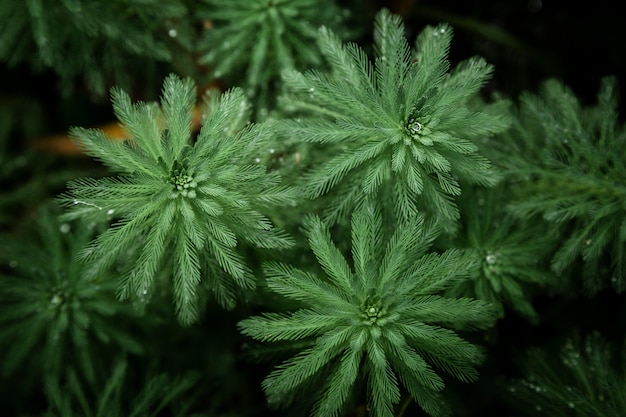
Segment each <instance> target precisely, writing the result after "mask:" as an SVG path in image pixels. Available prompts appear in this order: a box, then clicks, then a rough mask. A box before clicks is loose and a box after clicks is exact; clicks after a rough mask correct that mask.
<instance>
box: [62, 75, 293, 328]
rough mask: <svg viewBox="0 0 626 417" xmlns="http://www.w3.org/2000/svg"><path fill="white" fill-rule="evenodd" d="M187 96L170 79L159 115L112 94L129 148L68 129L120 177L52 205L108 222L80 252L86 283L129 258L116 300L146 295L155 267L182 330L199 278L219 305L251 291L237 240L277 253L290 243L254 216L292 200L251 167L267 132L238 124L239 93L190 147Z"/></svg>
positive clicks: (187, 88) (243, 111)
mask: <svg viewBox="0 0 626 417" xmlns="http://www.w3.org/2000/svg"><path fill="white" fill-rule="evenodd" d="M195 99H196V93H195V87H194V85H193V82H192V81H191V80H190V79H186V80H182V79H179V78H178V77H177V76H174V75H172V76H169V77H168V78H167V79H166V80H165V81H164V83H163V95H162V99H161V107H160V108H159V106H158V105H157V104H156V103H138V104H134V105H133V104H132V103H131V101H130V97H129V96H128V95H127V94H126V93H124V92H122V91H121V90H119V89H115V90H113V92H112V101H113V108H114V111H115V114H116V116H117V117H118V119H119V120H120V121H121V122H122V123H123V125H124V127H125V128H126V129H127V130H128V132H129V134H130V136H131V138H132V139H131V140H130V141H125V142H121V141H115V140H111V139H110V138H108V137H106V135H105V134H104V133H103V132H102V131H100V130H97V129H82V128H74V129H73V130H72V134H73V136H74V139H75V140H76V142H77V143H78V144H80V145H81V146H82V147H83V148H84V149H85V151H86V152H87V153H88V154H89V155H91V156H93V157H95V158H97V159H99V160H100V161H102V162H103V163H104V164H106V165H107V166H108V167H109V168H110V169H111V170H112V171H114V172H118V173H120V175H119V176H115V177H106V178H97V179H94V178H86V179H78V180H75V181H72V182H70V183H69V184H68V188H69V192H68V193H65V194H64V195H62V196H60V197H59V201H60V202H61V203H62V204H64V205H65V206H68V207H69V208H70V211H69V212H68V215H67V217H68V218H78V217H80V218H89V219H93V220H100V219H102V217H103V216H105V217H106V216H109V217H114V218H115V219H117V220H114V221H113V223H112V225H111V227H110V228H109V229H108V230H107V231H105V232H104V233H102V234H101V235H99V236H98V237H97V238H96V239H95V240H94V241H93V242H92V243H91V244H90V245H89V247H88V248H86V249H85V250H84V251H83V252H82V255H81V259H82V260H83V261H86V262H87V263H88V265H89V272H88V275H89V276H90V277H95V276H98V274H100V273H102V272H103V271H105V270H106V269H107V268H109V267H111V266H112V265H113V264H114V263H115V261H116V260H118V259H119V258H121V257H123V255H125V253H127V252H129V251H130V252H132V251H135V250H138V251H139V252H138V253H136V254H132V255H131V256H130V257H129V259H128V261H127V262H125V265H123V269H124V271H123V275H122V280H121V285H120V289H119V294H120V296H121V297H122V298H123V299H125V298H128V297H130V296H133V295H136V296H139V297H141V296H145V295H146V294H147V293H148V291H149V290H150V289H151V287H152V286H153V285H154V284H153V281H154V279H155V276H156V275H157V273H159V272H160V271H162V268H163V267H164V265H166V266H167V267H168V268H171V271H172V280H173V296H174V302H175V305H176V313H177V316H178V318H179V320H180V321H181V322H182V323H191V322H193V321H195V320H197V318H198V295H197V291H198V286H199V285H200V281H201V280H202V278H203V275H204V278H205V279H207V280H208V281H209V287H210V289H211V290H212V291H214V293H215V296H216V298H217V299H218V301H219V302H220V304H222V305H223V306H225V307H229V308H230V307H233V306H234V304H235V301H236V288H237V287H240V288H247V289H251V288H254V286H255V281H254V278H253V276H252V274H251V271H250V268H249V267H248V266H247V265H246V264H245V262H244V259H243V257H242V255H241V254H240V253H238V251H237V246H238V245H239V246H241V242H244V243H247V244H252V245H254V246H256V247H259V248H286V247H289V246H290V245H292V240H291V239H290V238H289V237H288V236H286V235H285V233H283V232H281V231H280V230H278V229H276V228H274V227H273V225H272V223H271V222H270V220H269V219H268V218H267V217H266V216H264V215H263V214H262V212H261V211H262V210H263V209H265V208H267V207H271V206H272V205H280V204H289V203H292V202H293V196H292V193H291V192H290V191H289V189H287V188H285V187H283V186H281V185H280V177H279V176H278V175H276V174H270V173H266V172H265V171H266V170H265V167H263V166H260V165H258V164H254V163H253V157H254V156H255V154H256V153H257V152H259V148H260V147H262V146H263V141H264V140H265V139H266V137H267V135H268V132H267V131H265V130H264V129H263V127H262V126H259V125H246V116H247V109H248V105H247V102H246V100H245V98H244V96H243V93H242V91H241V90H240V89H233V90H231V91H228V92H226V93H225V94H224V95H223V97H221V99H219V100H214V104H215V106H214V108H211V109H210V111H209V113H208V114H207V115H206V117H205V118H204V125H203V126H202V129H201V131H200V133H199V134H198V137H197V138H196V139H195V141H193V142H192V141H190V139H191V124H192V116H193V114H192V107H193V105H194V103H195Z"/></svg>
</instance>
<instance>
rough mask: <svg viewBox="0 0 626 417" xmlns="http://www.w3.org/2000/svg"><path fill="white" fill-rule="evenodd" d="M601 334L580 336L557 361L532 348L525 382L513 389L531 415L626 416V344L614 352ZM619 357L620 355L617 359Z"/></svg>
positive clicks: (513, 386)
mask: <svg viewBox="0 0 626 417" xmlns="http://www.w3.org/2000/svg"><path fill="white" fill-rule="evenodd" d="M615 347H616V346H612V345H611V343H609V342H607V340H606V338H605V337H604V336H602V335H601V334H600V333H599V332H593V333H590V334H588V335H586V336H585V337H584V338H583V337H581V336H580V334H579V333H577V334H576V336H575V337H573V338H570V339H569V340H568V341H567V342H566V344H565V345H564V346H563V347H562V349H561V352H560V355H559V357H557V355H555V354H554V353H553V352H546V351H545V350H542V349H540V348H534V349H532V350H531V351H530V352H528V355H527V359H526V365H527V371H526V372H525V378H524V379H523V380H519V381H516V382H515V383H514V384H512V385H511V388H510V390H511V392H512V395H513V396H514V398H515V399H516V401H517V402H519V403H521V404H523V405H524V406H523V407H520V410H525V411H524V415H529V416H551V417H559V416H564V417H565V416H567V417H589V416H597V417H600V416H603V417H619V416H623V415H626V396H625V395H624V392H626V365H625V362H624V361H625V360H626V349H624V347H626V345H622V347H621V349H619V351H618V350H616V349H615ZM616 353H618V355H616Z"/></svg>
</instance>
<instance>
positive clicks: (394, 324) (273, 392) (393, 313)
mask: <svg viewBox="0 0 626 417" xmlns="http://www.w3.org/2000/svg"><path fill="white" fill-rule="evenodd" d="M383 220H384V219H383V216H382V215H381V212H380V211H379V209H378V208H377V207H376V205H375V204H373V203H369V202H368V203H365V204H364V206H363V207H361V208H360V209H358V210H357V211H356V212H355V214H354V215H353V217H352V250H351V255H352V260H353V263H354V265H353V266H350V265H349V263H348V261H347V260H346V257H345V256H344V254H342V253H341V251H340V250H339V249H338V248H337V247H336V246H335V244H334V243H333V241H332V240H331V237H330V233H329V231H328V230H327V229H326V227H325V226H324V225H323V223H322V221H321V220H320V219H319V218H318V217H316V216H310V217H307V218H306V220H305V227H306V230H307V236H308V240H309V244H310V247H311V249H312V250H313V252H314V254H315V257H316V259H317V261H318V262H319V265H320V266H321V268H322V269H323V270H324V272H325V275H326V276H323V277H320V276H318V275H316V274H314V273H310V272H306V271H303V270H300V269H298V268H296V267H294V266H291V265H287V264H284V263H278V262H268V263H265V264H264V266H263V270H264V272H265V274H266V276H267V285H268V287H269V288H270V289H271V290H272V291H274V292H276V293H278V294H280V295H282V296H284V297H287V298H288V299H292V300H297V301H299V302H301V303H302V305H303V307H302V308H301V309H299V310H297V311H296V312H294V313H291V314H286V313H265V314H263V315H261V316H256V317H250V318H247V319H245V320H243V321H241V322H240V324H239V327H240V328H241V331H242V332H243V333H244V334H246V335H248V336H252V337H253V338H255V339H258V340H261V341H267V342H276V341H294V340H302V339H307V338H311V339H312V344H311V346H310V347H308V348H306V349H304V350H303V351H302V352H300V353H298V354H297V355H295V356H294V357H293V358H291V359H289V360H287V361H286V362H285V363H283V364H282V365H280V366H279V367H278V368H276V370H274V371H273V372H272V373H271V374H270V375H269V376H268V377H267V378H266V379H265V381H264V382H263V388H264V389H265V392H266V393H267V396H268V400H269V401H270V403H276V402H281V401H285V400H286V399H288V398H289V395H290V393H291V392H292V391H294V390H297V389H299V388H300V387H301V386H302V385H306V384H307V381H308V380H310V378H311V377H312V376H313V375H315V374H318V373H320V372H328V375H327V377H326V382H324V383H323V386H322V387H321V389H320V387H310V388H311V390H317V391H318V394H317V395H316V398H317V401H316V403H315V405H314V407H313V410H312V415H314V416H337V415H340V414H341V411H342V406H343V405H344V403H345V402H346V400H347V398H348V397H349V396H350V393H351V390H352V386H353V385H354V384H355V383H356V381H357V380H358V379H359V378H366V381H367V398H368V399H367V403H368V407H369V409H370V412H371V415H372V416H376V417H382V416H393V415H394V411H393V408H394V405H395V404H397V403H398V402H399V401H400V397H401V392H400V384H402V385H403V386H404V387H405V388H406V390H407V391H408V392H409V394H410V395H411V396H412V397H413V398H414V399H415V400H416V401H417V402H418V403H419V405H420V406H421V407H422V408H423V409H424V410H426V411H427V412H428V413H429V414H431V415H434V416H437V415H446V414H447V407H446V405H445V402H444V400H443V397H442V395H441V394H440V391H441V390H442V389H443V388H444V381H443V379H442V378H441V376H439V375H438V374H437V373H436V372H435V370H434V369H433V366H434V367H436V368H440V369H441V370H443V371H445V372H447V373H448V374H450V375H452V376H454V377H455V378H458V379H459V380H461V381H474V380H476V379H477V377H478V374H477V371H476V370H475V368H474V366H475V365H476V364H477V363H479V360H480V358H481V353H480V351H479V349H478V348H477V347H476V346H474V345H472V344H471V343H469V342H467V341H466V340H464V339H462V338H461V337H460V336H459V335H457V333H455V331H453V330H451V329H450V327H453V328H485V327H487V326H489V325H491V324H492V323H493V319H494V311H493V309H491V307H490V305H489V304H487V303H485V302H483V301H478V300H473V299H469V298H446V297H442V296H440V295H438V293H439V292H440V291H441V290H443V289H445V288H447V287H449V286H450V285H451V284H452V283H453V282H454V281H455V280H459V279H464V278H467V276H468V271H469V270H471V269H472V268H473V267H474V265H473V260H472V259H471V257H469V256H466V255H464V254H463V252H461V251H459V250H455V249H450V250H448V251H445V252H443V253H440V254H439V253H434V252H429V247H430V244H431V243H432V240H433V239H434V238H435V237H436V235H437V234H438V233H439V232H440V230H439V229H438V228H437V227H436V226H435V225H434V224H433V223H432V222H427V221H425V220H424V217H423V216H416V217H414V218H412V219H411V220H410V221H407V222H406V223H403V224H401V225H400V227H399V228H398V229H397V230H396V231H395V233H393V235H392V236H390V237H388V238H385V236H384V229H383Z"/></svg>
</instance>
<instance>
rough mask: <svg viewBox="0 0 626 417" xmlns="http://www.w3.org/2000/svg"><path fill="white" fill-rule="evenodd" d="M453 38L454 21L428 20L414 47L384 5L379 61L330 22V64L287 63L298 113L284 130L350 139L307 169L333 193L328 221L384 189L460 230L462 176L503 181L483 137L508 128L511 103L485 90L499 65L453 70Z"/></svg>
mask: <svg viewBox="0 0 626 417" xmlns="http://www.w3.org/2000/svg"><path fill="white" fill-rule="evenodd" d="M451 39H452V28H451V27H450V26H449V25H447V24H441V25H439V26H436V27H431V26H429V27H426V28H425V29H424V30H423V31H422V32H421V34H420V35H419V36H418V37H417V40H416V42H415V49H414V50H413V49H412V48H411V47H410V45H409V43H408V42H407V39H406V38H405V31H404V25H403V24H402V21H401V18H400V17H399V16H396V15H392V14H391V13H390V12H389V11H388V10H386V9H383V10H382V11H380V12H379V13H378V14H377V16H376V21H375V31H374V53H375V60H374V62H372V61H370V59H369V57H368V55H367V53H366V52H365V51H364V50H363V49H362V48H361V47H360V46H358V45H356V44H354V43H348V44H343V43H342V42H341V40H340V38H339V37H338V36H336V35H335V34H334V33H333V32H332V31H331V30H329V29H328V28H322V29H321V31H320V34H319V37H318V43H319V46H320V49H321V50H322V52H323V54H324V56H325V58H326V60H327V62H328V63H329V65H330V67H331V71H330V73H322V72H320V71H316V70H311V71H308V72H304V73H302V72H298V71H295V70H289V71H285V72H284V83H285V86H286V89H287V93H286V94H285V95H284V96H283V97H281V105H282V107H283V108H284V109H285V110H286V111H290V112H293V113H295V114H296V115H297V116H296V117H294V118H292V119H290V120H286V121H284V122H283V132H284V134H285V136H287V137H290V138H298V139H299V140H301V141H304V142H309V143H318V144H322V145H323V144H328V145H331V144H332V145H340V146H341V147H343V151H340V152H339V153H333V154H332V155H329V157H328V158H327V160H326V161H322V162H319V161H316V163H315V164H313V163H312V164H311V165H312V168H311V170H310V171H309V172H306V173H305V175H303V178H302V179H303V181H302V187H303V189H304V190H305V191H306V193H307V195H308V196H309V197H311V198H317V197H319V196H322V195H324V194H327V193H331V192H332V193H333V194H332V195H333V196H334V197H335V198H333V199H332V201H331V202H330V203H329V205H328V207H327V209H326V212H325V214H324V216H325V218H326V219H327V220H328V221H330V222H334V221H337V220H339V219H343V218H346V217H349V214H350V213H351V211H352V210H353V209H354V207H355V206H356V205H358V203H359V202H360V201H361V200H362V199H363V198H364V194H371V193H374V192H377V191H381V192H382V193H383V199H384V200H385V201H388V202H389V204H390V206H391V207H393V209H394V210H395V212H396V213H397V214H398V216H399V217H402V218H405V217H407V216H410V215H412V214H414V213H416V212H418V211H423V212H425V213H430V214H433V215H435V216H437V217H438V218H439V219H440V220H441V221H442V222H443V223H444V224H445V225H446V228H447V229H450V230H451V229H453V228H454V226H455V222H456V221H457V220H458V218H459V210H458V208H457V206H456V204H455V197H456V196H458V195H460V193H461V185H460V180H462V181H465V182H468V183H472V184H479V185H484V186H491V185H493V184H495V183H496V182H497V180H498V178H499V176H498V175H497V173H496V172H495V171H494V169H493V168H492V166H491V163H490V162H489V161H488V160H487V159H486V158H485V157H483V156H481V155H480V154H479V153H478V147H477V146H476V144H475V143H474V142H475V141H477V140H481V139H482V138H484V137H486V136H490V135H493V134H495V133H497V132H501V131H502V130H504V129H506V128H507V127H508V124H509V117H508V113H507V111H506V106H505V105H504V102H492V103H487V102H485V101H484V100H481V99H480V98H479V96H478V93H479V90H480V88H481V87H482V86H483V85H484V84H485V83H486V82H487V81H488V80H489V79H490V77H491V74H492V71H493V68H492V66H491V65H489V64H487V63H486V62H485V61H484V60H483V59H481V58H470V59H468V60H466V61H463V62H461V63H460V64H459V65H458V66H456V68H454V69H453V70H450V63H449V62H448V60H447V56H448V53H449V48H450V43H451ZM333 149H335V148H333Z"/></svg>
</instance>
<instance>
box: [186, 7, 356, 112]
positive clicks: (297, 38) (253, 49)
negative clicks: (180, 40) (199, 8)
mask: <svg viewBox="0 0 626 417" xmlns="http://www.w3.org/2000/svg"><path fill="white" fill-rule="evenodd" d="M203 3H205V4H206V10H205V11H204V12H203V13H202V15H203V16H204V17H206V18H207V19H208V20H209V21H210V22H211V25H212V27H211V28H210V29H208V30H207V31H206V32H205V33H204V36H203V38H202V39H201V40H200V42H199V45H198V49H199V51H200V53H201V56H200V62H201V63H204V64H208V65H209V67H210V71H211V73H212V77H213V78H215V79H221V80H225V81H226V82H228V83H229V85H238V86H240V87H242V88H243V89H244V90H245V91H246V93H247V94H248V96H249V97H250V98H252V99H253V100H254V102H255V103H257V108H256V115H257V117H258V118H260V119H263V118H265V116H267V114H268V111H270V110H272V109H273V108H274V107H275V99H274V97H275V95H276V94H277V93H278V92H279V91H280V88H279V82H280V73H281V71H282V70H284V69H286V68H296V69H308V68H311V67H319V66H320V65H321V64H322V57H321V53H320V51H319V50H318V49H317V47H316V45H315V39H316V37H317V29H318V27H319V26H321V25H329V26H331V27H334V28H341V27H343V26H342V24H343V23H344V22H343V21H344V20H345V19H344V15H345V12H344V11H342V10H341V9H340V8H339V6H338V5H337V3H336V1H335V0H322V1H320V0H230V1H228V2H223V1H220V0H204V1H203Z"/></svg>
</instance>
